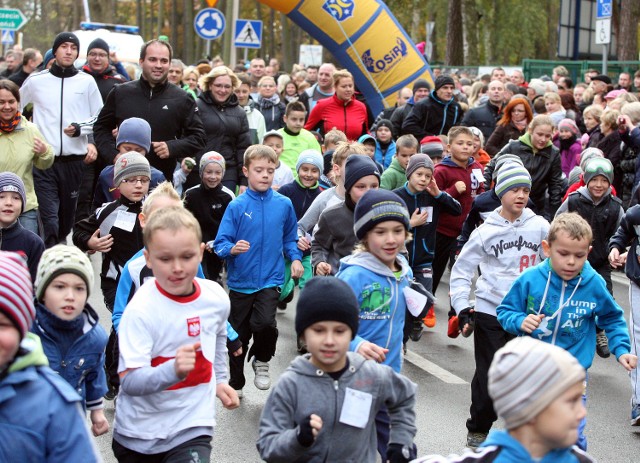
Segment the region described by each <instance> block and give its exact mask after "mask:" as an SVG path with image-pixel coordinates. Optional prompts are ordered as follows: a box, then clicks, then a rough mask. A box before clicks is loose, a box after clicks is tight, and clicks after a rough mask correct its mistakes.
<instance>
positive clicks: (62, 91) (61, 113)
mask: <svg viewBox="0 0 640 463" xmlns="http://www.w3.org/2000/svg"><path fill="white" fill-rule="evenodd" d="M60 80H61V81H62V82H61V83H60V153H58V156H62V138H63V137H62V135H63V127H62V116H63V111H62V109H63V106H62V104H63V103H62V102H63V100H64V74H63V75H62V78H61V79H60Z"/></svg>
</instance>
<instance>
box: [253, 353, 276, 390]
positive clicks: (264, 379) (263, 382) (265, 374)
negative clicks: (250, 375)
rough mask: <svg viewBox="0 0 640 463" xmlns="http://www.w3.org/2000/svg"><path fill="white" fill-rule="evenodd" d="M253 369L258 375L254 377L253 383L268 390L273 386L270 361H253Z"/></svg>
mask: <svg viewBox="0 0 640 463" xmlns="http://www.w3.org/2000/svg"><path fill="white" fill-rule="evenodd" d="M251 366H252V367H253V371H254V373H255V374H256V377H255V378H254V379H253V384H254V385H255V386H256V387H257V388H258V389H260V390H261V391H266V390H267V389H269V388H270V387H271V378H270V377H269V362H261V361H260V360H254V361H253V362H252V363H251Z"/></svg>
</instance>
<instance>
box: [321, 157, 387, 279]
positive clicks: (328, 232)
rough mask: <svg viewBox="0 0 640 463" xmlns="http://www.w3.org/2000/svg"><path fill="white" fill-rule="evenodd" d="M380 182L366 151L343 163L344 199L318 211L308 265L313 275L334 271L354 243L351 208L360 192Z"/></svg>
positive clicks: (372, 187) (363, 192) (333, 272)
mask: <svg viewBox="0 0 640 463" xmlns="http://www.w3.org/2000/svg"><path fill="white" fill-rule="evenodd" d="M379 186H380V172H379V171H378V168H377V167H376V165H375V163H374V162H373V159H371V158H370V157H369V156H367V155H362V154H352V155H351V156H349V157H348V158H347V161H346V163H345V167H344V189H345V200H344V202H343V203H342V204H337V205H335V206H332V207H330V208H328V209H325V210H324V211H323V212H322V214H320V219H319V220H318V229H317V230H316V231H315V233H314V234H313V240H312V241H311V265H312V266H313V268H314V271H315V274H316V275H335V273H336V272H337V271H338V265H339V262H340V259H342V258H343V257H345V256H348V255H349V254H351V252H352V251H353V248H354V247H355V245H356V243H357V241H358V240H357V238H356V236H355V234H354V233H353V223H354V218H353V211H354V209H355V207H356V204H357V203H358V201H360V198H362V195H364V194H365V193H366V192H367V191H369V190H371V189H377V188H378V187H379Z"/></svg>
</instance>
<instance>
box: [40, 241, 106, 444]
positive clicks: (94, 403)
mask: <svg viewBox="0 0 640 463" xmlns="http://www.w3.org/2000/svg"><path fill="white" fill-rule="evenodd" d="M92 286H93V267H92V265H91V262H90V261H89V258H88V257H87V256H86V255H84V253H82V252H81V251H80V250H79V249H78V248H76V247H74V246H66V245H62V244H59V245H56V246H54V247H52V248H49V249H47V250H46V251H45V252H44V254H42V259H41V260H40V265H39V266H38V276H37V277H36V282H35V295H36V303H35V308H36V320H35V323H34V325H33V327H32V328H31V331H32V332H33V333H35V334H37V335H38V336H39V337H40V340H41V341H42V347H43V348H44V353H45V354H46V356H47V358H48V359H49V365H51V368H52V369H53V370H54V371H55V372H56V373H58V374H59V375H60V376H62V377H63V378H64V379H66V380H67V382H68V383H69V384H70V385H71V386H72V387H73V388H74V389H75V390H76V391H77V392H78V393H79V394H80V395H81V396H82V398H83V399H84V406H85V408H86V409H88V410H89V412H90V417H91V423H92V427H91V430H92V431H93V434H94V435H95V436H99V435H102V434H105V433H106V432H107V431H108V430H109V423H108V421H107V419H106V417H105V416H104V405H103V403H102V396H103V395H104V394H105V393H106V392H107V380H106V377H105V369H104V359H105V356H104V350H105V347H106V345H107V333H106V332H105V330H104V328H102V326H100V323H99V320H98V314H97V313H96V311H95V310H94V309H93V308H92V307H91V306H90V305H89V304H88V302H87V301H88V299H89V294H90V292H91V287H92Z"/></svg>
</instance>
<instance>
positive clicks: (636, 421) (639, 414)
mask: <svg viewBox="0 0 640 463" xmlns="http://www.w3.org/2000/svg"><path fill="white" fill-rule="evenodd" d="M631 426H640V405H635V406H634V407H633V408H632V409H631Z"/></svg>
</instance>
